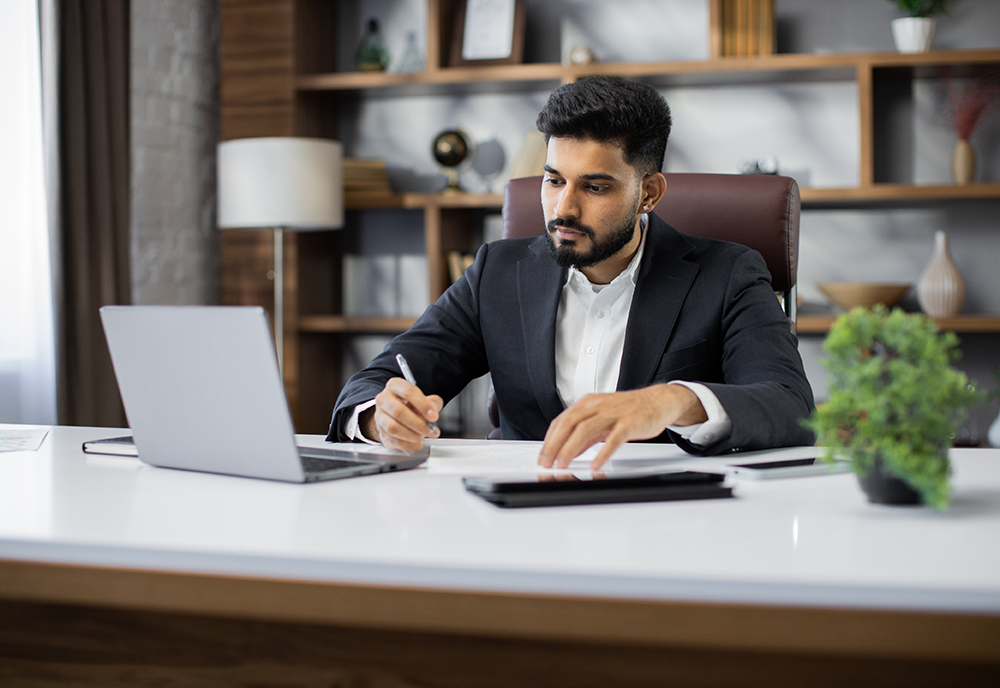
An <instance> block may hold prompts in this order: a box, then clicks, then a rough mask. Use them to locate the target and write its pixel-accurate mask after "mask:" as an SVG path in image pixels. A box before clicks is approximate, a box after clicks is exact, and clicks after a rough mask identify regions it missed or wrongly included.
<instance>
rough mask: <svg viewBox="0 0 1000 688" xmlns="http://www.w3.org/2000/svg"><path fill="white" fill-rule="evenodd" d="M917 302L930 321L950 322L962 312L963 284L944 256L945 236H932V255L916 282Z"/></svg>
mask: <svg viewBox="0 0 1000 688" xmlns="http://www.w3.org/2000/svg"><path fill="white" fill-rule="evenodd" d="M917 301H919V302H920V308H922V309H923V311H924V313H926V314H927V315H929V316H931V317H932V318H950V317H952V316H955V315H958V314H959V313H961V312H962V304H964V303H965V280H964V279H962V273H961V272H959V270H958V267H957V266H956V265H955V263H954V262H953V261H952V259H951V254H950V253H949V252H948V234H947V232H945V231H943V230H938V231H937V232H935V233H934V255H933V256H931V262H930V263H928V264H927V267H926V268H925V269H924V274H922V275H921V276H920V281H919V282H917Z"/></svg>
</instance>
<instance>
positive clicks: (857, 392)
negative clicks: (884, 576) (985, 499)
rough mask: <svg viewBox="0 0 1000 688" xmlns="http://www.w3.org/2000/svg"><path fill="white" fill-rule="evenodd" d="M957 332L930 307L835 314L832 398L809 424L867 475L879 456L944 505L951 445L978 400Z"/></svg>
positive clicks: (829, 451)
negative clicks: (960, 364)
mask: <svg viewBox="0 0 1000 688" xmlns="http://www.w3.org/2000/svg"><path fill="white" fill-rule="evenodd" d="M957 344H958V339H957V338H956V337H955V335H954V333H951V332H947V333H941V332H938V329H937V325H936V324H935V323H934V321H933V320H932V319H930V318H928V317H927V316H925V315H921V314H916V313H904V312H903V311H901V310H900V309H898V308H896V309H893V310H892V312H889V311H888V310H887V309H886V308H885V307H884V306H875V307H874V308H873V309H871V310H868V309H863V308H855V309H854V310H852V311H851V312H850V313H846V314H844V315H842V316H840V317H839V318H837V320H836V322H834V324H833V326H832V327H831V328H830V333H829V334H828V335H827V338H826V341H825V342H824V345H823V348H824V350H825V351H826V353H827V357H826V358H825V359H824V360H823V365H824V367H825V368H826V369H827V372H828V373H829V379H828V386H829V390H830V396H829V399H828V400H827V401H826V402H825V403H824V404H821V405H820V406H819V407H818V408H817V409H816V411H815V413H814V414H813V416H812V418H811V419H809V420H808V421H806V422H807V424H808V425H809V427H811V428H812V429H813V431H815V432H816V436H817V439H818V443H819V444H820V445H821V446H823V447H825V448H826V451H825V452H824V454H825V455H824V456H823V458H824V459H825V460H827V461H832V460H834V456H835V455H837V456H846V457H847V458H849V459H850V461H851V467H852V469H853V470H854V472H855V473H857V474H858V475H860V476H865V475H867V474H868V472H869V471H871V470H872V469H873V467H874V465H875V461H876V458H878V459H880V460H881V461H882V464H883V466H884V467H885V469H886V470H888V471H889V472H891V473H892V474H893V475H895V476H896V477H898V478H900V479H901V480H903V481H904V482H906V483H907V484H908V485H910V487H912V488H913V489H914V490H916V491H917V492H918V493H920V496H921V498H922V500H923V502H924V503H925V504H927V505H928V506H931V507H934V508H936V509H943V508H945V507H946V506H947V505H948V502H949V501H950V499H951V488H950V486H949V483H948V478H949V477H950V475H951V464H950V462H949V461H948V452H947V450H948V447H949V446H950V445H951V439H952V438H953V437H954V433H955V430H956V428H957V426H958V424H959V423H960V422H961V420H962V417H963V415H964V411H965V407H967V406H970V405H972V404H973V403H975V402H976V400H977V395H976V393H975V392H974V391H973V390H972V389H971V388H969V387H968V379H967V378H966V376H965V374H964V373H961V372H959V371H958V370H955V369H954V368H952V367H951V362H952V361H954V360H956V359H957V358H958V356H959V353H958V351H957V349H956V346H957Z"/></svg>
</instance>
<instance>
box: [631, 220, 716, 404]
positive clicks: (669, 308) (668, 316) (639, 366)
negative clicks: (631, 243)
mask: <svg viewBox="0 0 1000 688" xmlns="http://www.w3.org/2000/svg"><path fill="white" fill-rule="evenodd" d="M647 231H648V232H649V236H648V237H647V238H646V247H645V249H644V250H643V255H642V265H640V266H639V278H638V280H637V282H636V286H635V294H634V295H633V297H632V307H631V309H630V310H629V318H628V327H627V328H626V330H625V347H624V350H623V352H622V364H621V370H620V371H619V373H618V389H620V390H625V389H636V388H639V387H645V386H646V385H648V384H649V382H650V381H651V380H652V379H653V373H654V372H655V371H656V366H657V365H658V363H659V360H660V355H661V354H662V353H663V351H664V350H665V349H666V346H667V340H668V339H669V338H670V334H671V332H672V331H673V328H674V323H675V322H676V321H677V315H678V313H680V310H681V306H682V305H683V304H684V300H685V299H686V298H687V294H688V291H690V289H691V285H692V284H693V283H694V279H695V277H696V276H697V274H698V266H697V265H695V264H694V263H691V262H689V261H686V260H684V256H686V255H687V254H688V253H690V252H691V250H692V249H693V246H692V245H691V243H690V242H689V241H688V240H687V239H685V238H684V236H683V235H682V234H680V233H679V232H678V231H677V230H675V229H674V228H673V227H670V226H669V225H668V224H667V223H665V222H664V221H663V220H661V219H660V218H659V217H657V216H656V215H654V214H652V213H650V214H649V228H648V230H647Z"/></svg>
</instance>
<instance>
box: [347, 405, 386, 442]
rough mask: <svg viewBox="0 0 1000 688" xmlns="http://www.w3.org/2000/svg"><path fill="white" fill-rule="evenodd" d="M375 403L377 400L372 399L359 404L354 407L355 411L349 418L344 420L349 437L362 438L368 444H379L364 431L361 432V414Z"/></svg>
mask: <svg viewBox="0 0 1000 688" xmlns="http://www.w3.org/2000/svg"><path fill="white" fill-rule="evenodd" d="M374 405H375V400H374V399H372V400H371V401H366V402H364V403H363V404H358V405H357V406H355V407H354V411H352V412H351V415H349V416H348V417H347V420H345V421H344V434H345V435H347V437H348V439H352V440H361V441H362V442H365V443H367V444H378V442H375V441H374V440H370V439H368V438H367V437H365V435H364V433H363V432H361V424H360V423H359V422H358V419H359V418H360V416H361V414H362V413H364V412H365V411H367V410H368V409H370V408H371V407H372V406H374Z"/></svg>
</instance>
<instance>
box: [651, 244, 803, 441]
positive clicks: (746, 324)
mask: <svg viewBox="0 0 1000 688" xmlns="http://www.w3.org/2000/svg"><path fill="white" fill-rule="evenodd" d="M721 332H722V337H723V342H722V372H723V382H721V383H719V382H705V383H704V384H705V385H706V386H707V387H708V388H709V389H711V390H712V392H713V393H714V394H715V395H716V397H717V398H718V399H719V401H720V402H721V404H722V406H723V407H724V408H725V409H726V412H727V413H728V414H729V417H730V419H731V420H732V430H731V432H730V434H729V437H727V438H725V439H723V440H721V441H719V442H718V443H716V444H713V445H710V446H708V447H699V446H695V445H692V444H691V443H690V442H687V441H686V440H684V439H683V438H681V437H680V436H679V435H676V433H671V436H672V438H673V439H674V441H675V442H676V443H677V444H678V445H679V446H680V447H682V448H683V449H684V450H685V451H688V452H690V453H693V454H704V455H715V454H722V453H726V452H731V451H750V450H760V449H771V448H774V447H785V446H800V445H811V444H813V443H814V442H815V437H814V435H813V433H812V431H810V430H808V429H806V428H805V427H804V426H803V425H802V421H803V419H805V418H807V417H808V416H809V415H810V413H811V412H812V410H813V408H814V404H813V394H812V388H811V386H810V385H809V381H808V379H807V378H806V375H805V370H804V369H803V366H802V358H801V356H800V355H799V351H798V340H797V338H796V337H795V335H794V334H792V332H791V329H790V327H789V323H788V319H787V318H786V317H785V314H784V312H783V311H782V310H781V306H780V305H779V304H778V301H777V299H776V298H775V295H774V291H773V290H772V289H771V284H770V279H769V276H768V273H767V268H766V266H765V265H764V261H763V259H762V258H761V257H760V255H759V254H758V253H756V252H754V251H747V252H745V253H744V254H743V255H741V256H740V257H739V259H737V261H736V263H735V264H734V267H733V270H732V273H731V277H730V279H729V284H728V286H727V288H726V294H725V306H724V309H723V314H722V323H721Z"/></svg>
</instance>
